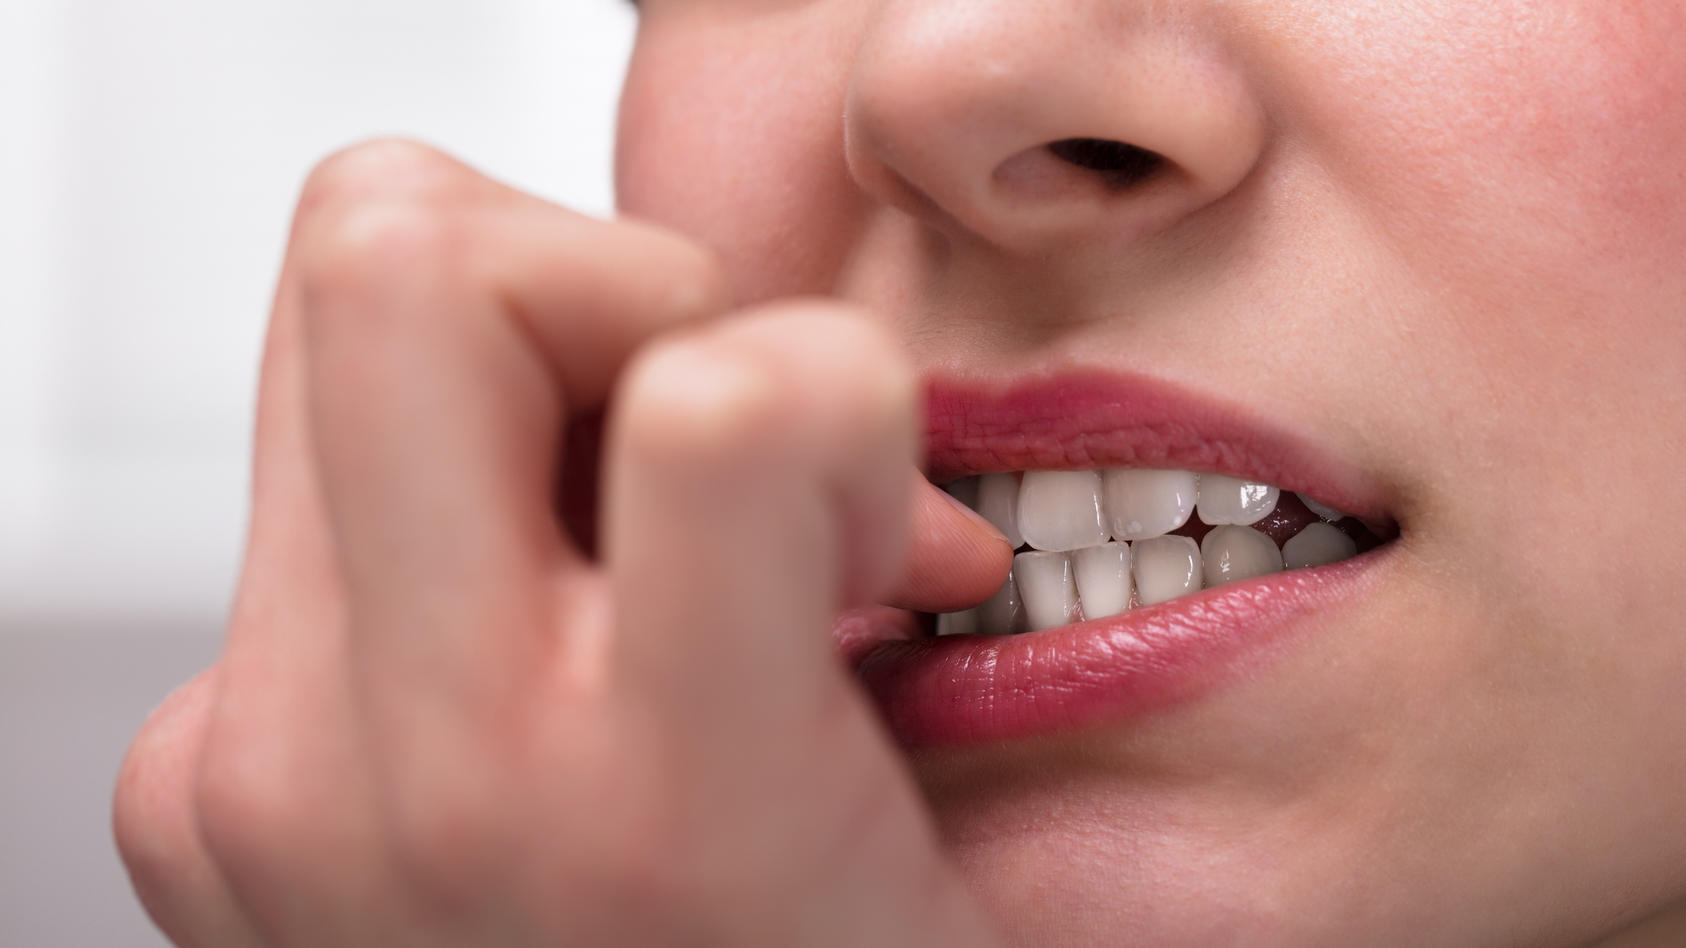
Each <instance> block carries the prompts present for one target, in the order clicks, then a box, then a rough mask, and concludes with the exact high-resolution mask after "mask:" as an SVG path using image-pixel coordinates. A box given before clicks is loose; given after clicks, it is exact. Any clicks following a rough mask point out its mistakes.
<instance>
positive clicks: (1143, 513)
mask: <svg viewBox="0 0 1686 948" xmlns="http://www.w3.org/2000/svg"><path fill="white" fill-rule="evenodd" d="M1199 484H1200V478H1199V477H1198V475H1195V474H1193V473H1191V472H1189V471H1151V470H1142V469H1138V468H1123V467H1115V468H1112V469H1111V470H1109V471H1107V472H1106V477H1105V483H1104V490H1103V492H1102V496H1103V500H1104V502H1105V507H1106V514H1107V518H1108V519H1109V520H1110V521H1111V526H1112V535H1113V536H1114V537H1117V538H1118V539H1120V540H1145V539H1147V538H1148V537H1156V536H1160V535H1161V534H1166V533H1170V532H1171V531H1172V530H1175V529H1177V528H1178V527H1180V526H1182V525H1183V524H1185V523H1187V522H1188V515H1189V514H1191V513H1193V512H1194V499H1195V497H1197V496H1198V488H1199Z"/></svg>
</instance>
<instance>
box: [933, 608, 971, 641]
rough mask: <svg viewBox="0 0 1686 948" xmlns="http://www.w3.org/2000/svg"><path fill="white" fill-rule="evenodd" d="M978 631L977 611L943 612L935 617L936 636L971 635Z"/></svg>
mask: <svg viewBox="0 0 1686 948" xmlns="http://www.w3.org/2000/svg"><path fill="white" fill-rule="evenodd" d="M976 631H978V610H976V609H967V610H966V611H964V612H944V613H940V614H939V615H938V616H937V634H938V635H971V634H973V633H974V632H976Z"/></svg>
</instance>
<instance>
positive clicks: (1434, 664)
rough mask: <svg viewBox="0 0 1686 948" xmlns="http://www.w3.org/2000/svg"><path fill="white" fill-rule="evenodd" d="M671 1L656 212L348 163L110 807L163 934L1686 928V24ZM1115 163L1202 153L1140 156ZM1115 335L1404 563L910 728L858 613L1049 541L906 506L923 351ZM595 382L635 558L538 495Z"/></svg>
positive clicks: (529, 938) (640, 91)
mask: <svg viewBox="0 0 1686 948" xmlns="http://www.w3.org/2000/svg"><path fill="white" fill-rule="evenodd" d="M1544 7H1549V9H1542V8H1544ZM640 15H641V26H640V34H639V42H638V46H637V50H636V53H635V56H634V61H633V64H632V68H631V72H630V75H629V77H628V83H627V87H626V91H625V95H624V98H623V103H622V133H621V140H620V150H619V162H618V165H619V167H618V173H619V187H620V199H621V204H622V207H623V209H624V211H625V212H626V214H627V215H628V216H629V217H631V218H638V219H641V220H644V221H649V222H654V223H656V224H658V225H661V226H660V228H657V227H651V226H647V225H641V224H631V223H612V224H610V223H601V222H592V221H587V220H585V219H583V218H579V217H577V216H575V215H570V214H568V213H567V212H565V211H561V210H559V209H555V208H549V207H545V206H543V205H542V204H540V203H538V202H536V201H534V200H532V199H530V198H525V197H523V196H520V195H515V194H513V193H511V192H508V191H507V190H504V189H502V188H500V187H498V186H496V185H492V184H490V183H489V182H486V181H484V180H483V179H481V178H479V177H478V176H476V175H474V174H473V173H472V172H471V171H469V170H468V169H465V168H462V167H461V166H460V165H456V164H455V163H453V162H450V161H449V160H447V159H444V158H442V157H440V156H437V155H433V154H431V153H428V152H426V151H424V150H421V149H419V148H416V147H415V146H406V145H400V144H391V143H387V144H377V145H372V146H365V147H364V148H361V149H357V150H354V151H353V152H351V153H348V154H346V155H341V156H338V157H337V158H335V159H333V160H331V161H330V162H328V163H327V164H325V165H324V166H323V168H322V169H320V170H319V171H318V172H317V173H316V174H315V175H314V176H313V178H312V181H311V184H310V185H309V186H307V188H306V192H305V196H304V198H303V201H302V203H301V208H300V212H299V216H298V223H297V225H296V227H295V232H294V239H293V244H292V249H291V251H290V253H289V262H288V265H287V272H286V273H285V274H284V275H283V278H282V284H281V290H280V292H279V294H278V298H277V305H276V310H275V318H274V321H273V323H272V330H271V337H270V344H269V348H268V351H267V355H266V365H265V378H264V383H263V385H264V388H263V393H262V396H263V397H262V408H261V415H262V417H261V418H260V435H259V448H258V456H257V458H256V483H255V495H254V527H253V535H252V540H251V546H250V550H249V554H248V561H247V565H246V569H245V572H244V574H243V578H242V587H241V592H240V597H239V605H238V607H237V609H236V613H235V616H234V617H233V619H232V621H231V628H230V638H229V644H228V649H227V652H226V654H225V656H224V658H223V659H222V660H221V661H220V662H219V663H218V664H217V665H216V666H214V667H213V668H212V669H211V670H209V671H208V672H207V673H206V674H205V675H203V676H201V678H199V679H197V680H196V681H195V682H194V683H192V684H190V685H189V686H188V687H187V688H185V689H184V690H183V691H182V692H179V693H178V694H177V695H176V696H174V697H173V698H172V699H171V700H170V701H169V702H167V703H166V705H165V706H164V707H163V708H161V709H160V711H159V712H158V714H157V715H155V717H154V720H153V721H152V722H151V723H150V724H149V726H148V729H147V730H146V731H144V732H143V733H142V735H141V736H140V737H139V738H138V739H137V742H136V745H135V748H134V750H133V751H132V752H131V755H130V757H129V759H128V761H127V762H126V764H125V768H124V772H123V776H122V778H121V780H120V785H119V792H118V799H117V812H116V819H117V831H118V840H119V844H120V846H121V847H122V850H123V853H124V857H125V859H126V860H127V862H128V864H129V866H130V869H131V873H132V874H133V876H134V878H135V881H136V886H137V890H138V891H139V892H140V893H141V895H142V897H143V900H144V901H145V902H146V904H147V905H148V908H149V909H150V910H151V911H152V912H153V914H154V917H155V919H157V920H158V922H159V924H160V925H161V926H162V927H163V928H164V929H165V930H166V932H168V933H169V934H170V935H171V937H173V938H174V939H176V940H177V941H178V942H179V943H182V944H333V943H357V942H360V941H361V942H368V941H379V942H383V943H393V942H394V939H395V938H396V939H398V940H402V941H406V942H407V943H408V942H413V943H419V944H450V943H485V941H486V940H487V939H496V940H498V941H499V942H500V943H502V942H509V943H526V942H532V943H552V944H554V943H558V942H561V943H606V942H619V943H645V944H648V943H664V942H674V941H686V942H687V943H695V942H696V941H699V940H700V941H721V942H727V943H734V944H747V943H755V944H775V943H777V944H789V943H824V942H827V941H837V942H842V943H874V944H880V943H883V944H889V943H898V942H902V943H917V944H933V943H955V944H968V945H977V944H986V943H988V942H989V940H990V939H991V938H992V937H999V938H1000V940H1001V941H1003V942H1005V943H1021V944H1022V943H1040V944H1117V943H1120V942H1129V943H1140V944H1152V945H1185V944H1190V945H1193V944H1249V945H1324V944H1326V945H1350V944H1369V945H1391V944H1399V945H1421V944H1448V945H1531V946H1532V945H1548V946H1550V945H1564V946H1567V945H1580V944H1591V943H1601V942H1602V943H1610V944H1624V943H1625V944H1676V943H1679V942H1680V941H1681V940H1682V939H1686V744H1682V742H1681V741H1680V740H1679V739H1678V735H1679V734H1681V733H1683V732H1686V702H1682V701H1680V700H1679V697H1678V696H1679V695H1680V694H1681V693H1682V689H1683V688H1686V639H1683V638H1682V637H1681V636H1680V635H1679V625H1680V622H1679V616H1680V615H1681V614H1682V613H1683V612H1686V593H1683V592H1682V591H1681V589H1682V587H1681V584H1679V583H1678V582H1677V577H1676V575H1675V573H1676V567H1675V565H1674V564H1675V563H1676V562H1677V560H1678V558H1679V549H1680V542H1679V540H1678V539H1677V537H1676V535H1675V534H1674V532H1673V531H1671V530H1669V529H1667V528H1666V527H1665V526H1661V525H1659V524H1657V523H1656V522H1655V521H1656V516H1657V514H1658V512H1666V511H1670V510H1674V509H1678V507H1679V505H1680V504H1681V503H1682V501H1686V489H1683V488H1682V487H1681V486H1680V485H1681V479H1680V477H1679V475H1678V471H1677V468H1678V466H1679V464H1680V462H1681V460H1682V457H1683V456H1686V450H1683V445H1682V435H1681V432H1686V400H1682V399H1680V398H1678V397H1677V393H1678V392H1680V391H1682V390H1683V385H1686V377H1683V376H1686V358H1683V357H1682V353H1686V319H1682V318H1681V317H1682V316H1686V312H1683V311H1682V302H1681V301H1682V300H1686V268H1682V267H1681V266H1680V265H1679V261H1680V260H1682V259H1686V158H1682V157H1681V156H1680V154H1679V153H1678V149H1677V147H1676V145H1677V143H1678V142H1680V141H1686V64H1683V63H1682V61H1681V59H1680V57H1679V55H1678V53H1677V51H1676V47H1677V45H1678V41H1679V37H1680V36H1682V35H1686V10H1683V9H1682V8H1681V7H1680V5H1679V4H1678V3H1675V2H1673V0H1637V2H1630V3H1622V4H1613V3H1608V2H1605V0H1563V2H1559V3H1553V4H1549V5H1543V4H1534V3H1531V2H1526V0H1495V2H1490V3H1483V4H1476V5H1471V4H1467V3H1454V2H1452V0H1426V2H1422V3H1415V4H1399V3H1383V2H1381V0H1359V2H1335V0H1237V2H1230V3H1221V4H1220V3H1204V2H1188V3H1180V4H1147V3H1119V2H1116V0H1044V2H1038V3H1023V2H1010V0H811V2H796V0H790V2H781V0H644V2H643V4H642V8H641V11H640ZM1072 137H1093V138H1104V139H1112V140H1117V141H1121V142H1128V143H1131V144H1134V145H1137V146H1139V147H1142V148H1146V149H1149V150H1151V151H1154V152H1156V153H1158V154H1159V155H1161V156H1162V157H1163V158H1164V159H1165V161H1166V162H1167V168H1166V170H1165V173H1163V174H1161V175H1160V176H1158V177H1156V178H1154V179H1152V180H1150V181H1148V182H1145V183H1144V184H1142V185H1141V186H1138V187H1132V188H1123V189H1113V188H1108V187H1106V186H1105V185H1104V183H1103V182H1102V181H1101V180H1100V179H1099V176H1098V175H1097V174H1096V173H1095V172H1093V171H1089V170H1085V169H1080V168H1077V167H1076V166H1074V165H1071V164H1069V163H1065V162H1062V161H1060V160H1058V159H1057V158H1055V157H1053V156H1052V155H1051V154H1050V153H1049V152H1048V151H1047V150H1046V149H1045V146H1046V145H1047V144H1048V143H1050V142H1053V141H1058V140H1061V139H1066V138H1072ZM678 234H683V235H685V236H684V237H683V238H681V237H678V236H676V235H678ZM651 261H654V262H655V263H651ZM656 264H659V265H656ZM417 274H425V275H427V276H426V277H425V278H424V279H420V280H418V279H417ZM651 274H657V275H659V277H652V276H651ZM815 296H830V297H841V298H843V299H845V300H849V301H851V305H845V304H839V303H832V302H814V301H810V302H794V303H793V302H789V301H788V299H789V298H791V297H815ZM775 300H782V301H784V302H778V303H771V302H770V301H775ZM745 307H750V309H749V311H748V312H744V311H743V310H744V308H745ZM1097 367H1098V368H1103V369H1108V370H1112V371H1120V372H1134V373H1140V374H1145V375H1149V376H1154V377H1158V378H1162V379H1165V380H1168V381H1170V382H1174V383H1177V384H1179V385H1181V386H1183V387H1186V388H1191V389H1194V390H1196V391H1204V392H1211V393H1215V394H1218V395H1221V396H1226V397H1230V398H1235V399H1244V400H1245V401H1246V402H1247V403H1248V404H1249V405H1250V406H1252V407H1253V408H1254V410H1255V411H1256V412H1257V413H1259V414H1262V415H1264V416H1267V417H1269V418H1271V419H1272V420H1273V421H1276V422H1278V423H1279V424H1281V425H1283V426H1286V427H1288V428H1290V429H1291V430H1293V431H1295V432H1297V433H1299V434H1300V435H1302V436H1303V437H1304V438H1305V439H1307V440H1309V441H1311V442H1314V443H1316V444H1318V445H1319V446H1321V447H1323V448H1325V449H1326V450H1327V451H1329V452H1330V453H1331V454H1333V455H1335V456H1337V457H1339V458H1341V459H1342V460H1343V461H1344V462H1345V463H1347V464H1349V465H1352V466H1353V467H1355V468H1357V469H1359V470H1361V471H1362V472H1364V473H1365V474H1366V475H1367V476H1368V477H1370V478H1371V479H1372V480H1373V481H1374V482H1375V483H1378V484H1380V485H1382V489H1383V495H1384V496H1383V499H1384V501H1385V502H1386V505H1387V507H1388V509H1389V511H1390V513H1391V515H1392V517H1393V519H1394V520H1395V521H1396V522H1397V523H1398V525H1399V528H1400V537H1399V539H1398V540H1397V541H1396V542H1395V545H1394V546H1393V548H1392V550H1391V551H1390V553H1389V555H1388V558H1387V560H1386V561H1385V563H1384V564H1382V565H1380V566H1378V568H1377V569H1376V571H1375V573H1376V575H1375V576H1374V580H1373V582H1372V583H1370V585H1369V586H1368V588H1367V589H1366V590H1365V591H1364V592H1363V593H1362V594H1361V595H1358V596H1356V597H1354V598H1353V599H1352V600H1351V601H1349V602H1346V603H1343V604H1342V605H1340V606H1339V607H1337V608H1336V609H1333V610H1331V611H1330V614H1329V615H1327V616H1325V617H1323V620H1322V621H1321V623H1320V624H1319V626H1318V628H1317V629H1315V630H1314V634H1310V635H1307V636H1305V637H1304V639H1303V640H1302V641H1298V642H1295V643H1294V644H1293V646H1292V647H1291V648H1289V649H1286V650H1284V651H1283V653H1282V654H1280V655H1278V656H1276V657H1275V658H1273V659H1272V661H1271V662H1269V663H1268V664H1267V665H1265V666H1263V667H1261V668H1257V669H1254V670H1253V671H1252V672H1251V673H1250V674H1249V675H1247V676H1246V677H1245V678H1243V679H1241V680H1239V681H1235V682H1231V683H1230V684H1229V685H1227V686H1226V687H1223V688H1221V689H1219V690H1217V691H1215V692H1213V693H1211V694H1208V695H1205V696H1203V697H1201V698H1200V699H1199V700H1195V701H1191V702H1188V703H1185V704H1182V705H1179V706H1176V707H1173V708H1170V709H1167V710H1164V711H1162V712H1158V713H1156V714H1153V715H1151V716H1148V717H1143V718H1138V719H1133V720H1129V721H1121V722H1112V723H1109V724H1105V725H1102V726H1098V727H1095V728H1092V729H1089V730H1086V731H1084V732H1082V733H1070V734H1060V735H1049V736H1047V737H1045V738H1040V739H1035V740H1025V741H1020V742H1016V743H1014V744H1011V745H992V746H980V747H970V748H951V749H942V750H926V751H921V752H919V753H917V754H914V755H912V756H911V757H907V756H904V755H902V754H901V753H900V752H898V751H897V750H895V749H894V748H892V746H891V745H890V744H889V742H888V741H886V740H885V738H884V737H883V735H882V734H881V733H880V732H879V730H878V729H877V728H876V727H875V726H874V724H873V722H872V718H871V714H870V711H869V709H867V708H866V707H865V705H864V702H863V701H862V700H861V698H860V696H859V695H858V693H857V692H855V691H854V690H852V689H851V687H850V685H849V682H848V680H847V677H846V676H845V675H844V674H843V673H842V672H841V671H840V670H839V669H838V668H837V667H836V665H835V663H834V662H832V661H831V660H830V656H829V655H827V654H826V648H827V647H826V646H825V644H824V628H825V627H826V626H827V625H828V624H829V616H830V615H831V613H832V612H834V611H835V609H836V608H837V607H838V606H840V605H843V604H847V603H850V602H862V601H871V600H884V599H889V600H894V601H897V602H899V603H901V604H904V605H911V606H914V607H916V608H923V609H930V608H939V607H942V606H943V605H944V604H948V605H952V604H954V603H955V602H957V601H961V602H963V601H966V600H967V599H968V598H969V597H976V596H981V595H982V594H983V593H985V592H987V591H988V589H989V588H990V587H991V584H992V583H994V582H995V581H997V580H998V579H999V577H1000V573H1001V571H1003V570H1004V569H1005V560H1006V552H1007V551H1006V550H1005V546H1004V544H1001V543H1000V542H999V540H997V539H995V538H993V537H991V536H989V534H988V532H987V531H986V530H985V529H984V528H982V527H980V526H978V525H977V524H975V523H973V522H972V521H970V520H967V519H966V518H965V517H964V516H963V515H961V514H959V513H957V512H955V511H953V510H952V508H949V507H946V506H944V505H942V504H941V502H940V501H936V500H934V499H933V498H932V496H931V494H930V492H929V488H927V487H923V486H918V485H916V487H915V488H914V490H913V491H912V492H911V496H910V494H909V490H908V486H907V485H908V483H909V481H910V478H909V475H908V470H909V468H910V467H911V465H912V463H913V461H914V456H915V447H914V443H915V437H914V435H915V426H916V421H915V419H914V415H913V409H914V402H915V399H914V396H913V393H914V391H915V390H916V388H917V380H918V379H919V378H920V377H921V376H922V375H924V374H929V373H933V372H940V373H946V374H949V375H960V376H964V375H965V374H966V373H967V372H972V371H985V370H988V371H996V372H1003V371H1011V372H1014V373H1018V374H1039V373H1053V372H1063V371H1072V370H1077V369H1083V368H1097ZM605 402H606V403H608V405H609V406H610V409H611V416H610V429H609V437H608V442H607V447H606V449H605V450H606V454H605V458H606V468H605V471H606V474H605V477H606V481H605V484H606V492H605V498H606V499H605V502H604V507H603V510H602V520H601V523H602V530H603V539H604V556H603V558H602V560H601V562H596V563H591V562H587V561H585V559H584V558H583V556H582V555H581V554H580V553H579V552H578V551H577V550H576V549H575V546H574V544H573V543H572V541H571V540H570V538H569V536H568V534H567V533H566V532H565V531H563V530H560V529H558V528H556V524H555V520H554V518H552V517H551V516H550V513H549V511H550V507H549V501H548V497H549V485H550V484H551V483H552V481H553V480H554V478H555V476H556V475H557V472H556V470H555V463H556V462H555V461H554V457H555V450H554V449H555V439H556V435H555V431H556V430H557V428H558V427H559V426H560V425H561V424H562V423H563V422H564V421H565V420H566V419H568V418H572V417H576V416H577V415H578V414H579V413H580V412H582V411H587V410H589V409H590V408H591V407H592V406H595V405H599V404H602V403H605ZM420 419H428V421H427V423H425V424H424V423H422V422H421V421H420ZM562 463H563V464H564V465H566V464H568V463H570V461H569V460H568V459H566V458H565V459H564V460H563V462H562ZM675 471H683V472H685V474H684V476H680V475H677V474H675V473H674V472H675ZM633 498H636V499H633ZM903 510H912V511H914V513H913V514H912V515H907V514H900V513H899V512H900V511H903ZM885 511H890V512H892V513H893V514H894V515H886V514H885ZM699 549H708V550H710V551H711V553H712V554H714V555H711V556H709V557H700V558H699V557H697V556H696V555H695V551H696V550H699ZM909 550H910V551H911V552H910V553H907V555H905V556H904V551H909ZM903 563H905V564H906V565H905V567H904V566H901V565H900V564H903ZM650 576H665V577H668V581H667V582H665V583H662V584H657V585H656V586H654V587H653V586H652V583H651V582H650V581H649V577H650ZM737 591H741V593H738V592H737ZM488 630H492V631H488ZM766 668H777V669H778V673H777V674H773V675H769V674H766V673H765V669H766ZM816 748H820V750H816ZM557 800H565V801H567V805H564V806H560V807H558V806H557V805H556V804H555V801H557ZM634 907H636V909H635V908H634ZM992 933H993V934H992Z"/></svg>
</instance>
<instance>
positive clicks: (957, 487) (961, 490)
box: [943, 477, 978, 510]
mask: <svg viewBox="0 0 1686 948" xmlns="http://www.w3.org/2000/svg"><path fill="white" fill-rule="evenodd" d="M943 490H945V491H948V495H949V496H950V497H953V498H954V499H955V500H958V501H960V502H961V503H963V504H965V505H966V506H968V507H970V508H972V509H973V510H976V509H978V479H977V478H975V477H962V478H961V479H959V480H957V481H949V482H948V483H947V484H944V485H943Z"/></svg>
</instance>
